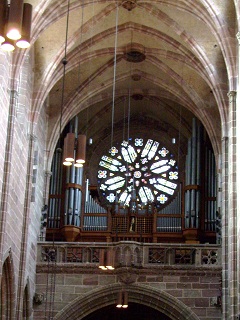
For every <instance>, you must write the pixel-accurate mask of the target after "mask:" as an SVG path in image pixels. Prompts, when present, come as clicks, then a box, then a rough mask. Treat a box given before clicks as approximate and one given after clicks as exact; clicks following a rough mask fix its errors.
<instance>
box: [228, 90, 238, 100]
mask: <svg viewBox="0 0 240 320" xmlns="http://www.w3.org/2000/svg"><path fill="white" fill-rule="evenodd" d="M227 95H228V98H229V102H230V103H231V102H234V101H236V97H237V91H234V90H232V91H229V92H228V94H227Z"/></svg>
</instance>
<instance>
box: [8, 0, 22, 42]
mask: <svg viewBox="0 0 240 320" xmlns="http://www.w3.org/2000/svg"><path fill="white" fill-rule="evenodd" d="M22 17H23V0H11V3H10V7H9V15H8V22H7V28H6V35H7V37H8V39H11V40H18V39H20V38H21V28H22Z"/></svg>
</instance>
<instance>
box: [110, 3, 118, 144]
mask: <svg viewBox="0 0 240 320" xmlns="http://www.w3.org/2000/svg"><path fill="white" fill-rule="evenodd" d="M118 11H119V8H118V4H117V6H116V27H115V44H114V67H113V95H112V97H113V98H112V99H113V101H112V130H111V148H112V147H113V127H114V112H115V91H116V70H117V41H118Z"/></svg>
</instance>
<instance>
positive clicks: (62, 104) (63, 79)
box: [59, 0, 70, 144]
mask: <svg viewBox="0 0 240 320" xmlns="http://www.w3.org/2000/svg"><path fill="white" fill-rule="evenodd" d="M69 11H70V0H68V5H67V21H66V34H65V47H64V57H63V59H62V65H63V78H62V97H61V114H60V124H59V144H60V143H61V136H62V117H63V106H64V91H65V77H66V65H67V63H68V61H67V42H68V24H69Z"/></svg>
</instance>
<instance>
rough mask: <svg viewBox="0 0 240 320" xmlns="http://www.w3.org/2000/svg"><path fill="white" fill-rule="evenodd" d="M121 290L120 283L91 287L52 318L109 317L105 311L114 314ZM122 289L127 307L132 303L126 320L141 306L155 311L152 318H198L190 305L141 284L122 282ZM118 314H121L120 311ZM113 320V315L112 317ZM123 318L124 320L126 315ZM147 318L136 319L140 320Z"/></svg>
mask: <svg viewBox="0 0 240 320" xmlns="http://www.w3.org/2000/svg"><path fill="white" fill-rule="evenodd" d="M122 289H123V286H122V285H121V284H113V285H108V286H104V287H101V288H97V289H95V290H92V291H91V292H89V293H87V294H86V295H84V296H81V297H80V298H79V299H75V300H74V301H73V302H72V303H71V304H70V305H68V306H66V307H65V308H64V309H63V310H62V311H60V312H59V313H58V314H57V315H56V317H55V318H54V319H55V320H70V319H71V320H95V319H98V320H99V319H101V320H103V319H104V320H108V318H106V312H105V317H104V310H109V312H112V313H115V311H113V310H112V309H113V308H115V305H116V301H117V295H118V293H119V291H121V290H122ZM124 290H125V291H127V293H128V302H129V306H130V305H132V308H131V309H130V308H129V311H127V312H129V314H130V317H129V318H127V319H133V320H134V319H135V318H136V317H135V318H133V316H134V315H136V312H137V311H136V310H137V308H139V310H140V308H141V309H142V310H143V312H144V313H145V314H146V312H147V311H149V312H152V314H153V315H156V314H157V315H158V317H155V318H154V319H158V320H186V319H188V320H199V318H198V317H197V316H196V315H195V313H194V312H193V311H192V310H191V309H190V308H188V307H187V306H186V305H185V304H183V303H182V302H181V301H180V300H178V299H176V298H175V297H173V296H171V295H169V294H168V293H166V292H164V291H162V290H159V289H156V288H151V287H149V286H145V285H142V284H141V285H140V284H139V285H138V284H129V285H125V286H124ZM150 310H151V311H150ZM117 311H120V310H117ZM125 311H126V310H125ZM120 312H123V311H120ZM96 315H97V316H96ZM119 315H121V314H120V313H119ZM101 317H102V318H101ZM131 317H132V318H131ZM112 319H115V318H114V317H113V318H112ZM123 319H126V317H124V318H123ZM146 319H147V318H141V319H140V318H139V320H146ZM116 320H121V318H116ZM148 320H151V318H148Z"/></svg>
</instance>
